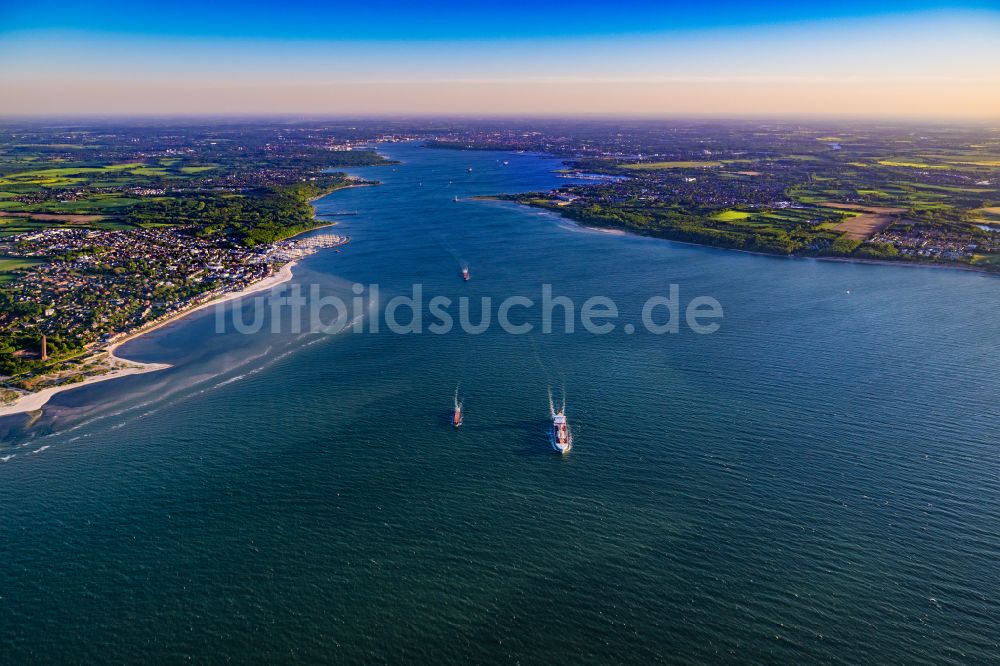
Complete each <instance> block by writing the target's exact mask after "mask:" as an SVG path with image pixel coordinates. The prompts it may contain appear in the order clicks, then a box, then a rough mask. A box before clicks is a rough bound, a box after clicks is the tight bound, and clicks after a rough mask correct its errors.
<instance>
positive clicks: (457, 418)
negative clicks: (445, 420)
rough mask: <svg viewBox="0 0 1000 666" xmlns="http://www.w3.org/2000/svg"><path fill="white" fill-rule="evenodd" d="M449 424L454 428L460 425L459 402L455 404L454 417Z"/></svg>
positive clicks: (460, 405) (460, 408)
mask: <svg viewBox="0 0 1000 666" xmlns="http://www.w3.org/2000/svg"><path fill="white" fill-rule="evenodd" d="M451 423H452V425H453V426H455V427H456V428H457V427H458V426H460V425H462V403H460V402H456V403H455V416H454V418H453V419H452V421H451Z"/></svg>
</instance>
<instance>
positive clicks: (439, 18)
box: [0, 0, 1000, 40]
mask: <svg viewBox="0 0 1000 666" xmlns="http://www.w3.org/2000/svg"><path fill="white" fill-rule="evenodd" d="M998 8H1000V3H998V2H997V1H993V2H989V1H983V0H968V1H963V2H941V1H936V0H923V1H918V2H912V1H911V2H875V3H873V2H864V1H858V0H841V1H835V2H830V1H826V2H814V1H813V2H808V1H802V2H794V1H792V2H789V1H783V2H782V1H779V2H746V1H744V2H733V1H730V0H716V1H713V2H699V1H697V0H693V1H690V2H649V1H641V2H610V1H607V0H602V1H600V2H594V1H587V0H574V1H572V2H568V1H565V0H557V1H555V2H552V1H549V2H545V1H544V0H539V1H531V2H526V1H524V0H508V1H506V2H495V1H490V2H477V1H476V0H467V1H464V2H452V1H449V2H442V1H440V0H424V1H422V2H421V1H417V2H412V1H411V2H399V1H391V0H389V1H387V0H374V1H369V2H361V1H358V2H335V1H329V0H327V1H322V2H303V1H302V0H286V1H282V2H274V1H273V0H272V1H269V2H262V1H260V0H246V1H244V2H232V1H221V2H212V1H206V0H202V1H200V2H193V1H191V0H179V1H172V2H162V3H143V2H141V1H138V2H137V1H132V2H126V1H122V0H107V1H104V2H99V3H89V2H80V1H79V0H74V1H66V0H47V1H46V2H45V3H43V4H41V5H39V4H35V3H30V2H7V1H5V2H3V3H2V6H0V31H2V32H7V33H9V32H16V31H24V30H49V29H59V30H74V31H90V32H108V33H119V34H130V35H173V36H197V37H254V38H274V39H282V40H287V39H291V40H295V39H321V40H327V39H349V40H461V39H492V38H511V37H561V36H582V35H585V36H596V35H625V34H635V33H649V32H661V31H685V30H700V29H706V28H718V27H733V26H756V25H769V24H781V23H790V22H800V21H813V20H825V19H838V18H852V17H853V18H857V17H871V16H882V15H892V14H907V13H913V12H919V11H929V10H958V9H966V10H976V9H978V10H990V9H993V10H996V9H998Z"/></svg>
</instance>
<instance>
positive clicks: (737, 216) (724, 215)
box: [712, 210, 753, 222]
mask: <svg viewBox="0 0 1000 666" xmlns="http://www.w3.org/2000/svg"><path fill="white" fill-rule="evenodd" d="M752 215H753V213H747V212H744V211H742V210H724V211H722V212H721V213H716V214H715V215H713V216H712V219H713V220H718V221H719V222H735V221H736V220H745V219H747V218H748V217H750V216H752Z"/></svg>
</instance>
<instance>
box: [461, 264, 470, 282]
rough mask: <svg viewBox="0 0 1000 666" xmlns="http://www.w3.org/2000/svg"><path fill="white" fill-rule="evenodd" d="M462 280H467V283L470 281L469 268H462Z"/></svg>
mask: <svg viewBox="0 0 1000 666" xmlns="http://www.w3.org/2000/svg"><path fill="white" fill-rule="evenodd" d="M462 279H463V280H465V281H466V282H468V281H469V267H468V266H463V267H462Z"/></svg>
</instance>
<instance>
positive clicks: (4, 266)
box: [0, 255, 45, 284]
mask: <svg viewBox="0 0 1000 666" xmlns="http://www.w3.org/2000/svg"><path fill="white" fill-rule="evenodd" d="M44 263H45V262H44V261H42V260H41V259H27V258H24V257H7V256H4V255H0V284H2V283H4V282H10V281H11V280H13V279H14V278H15V277H17V276H16V275H14V273H13V271H16V270H20V269H22V268H31V267H32V266H37V265H38V264H44Z"/></svg>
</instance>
